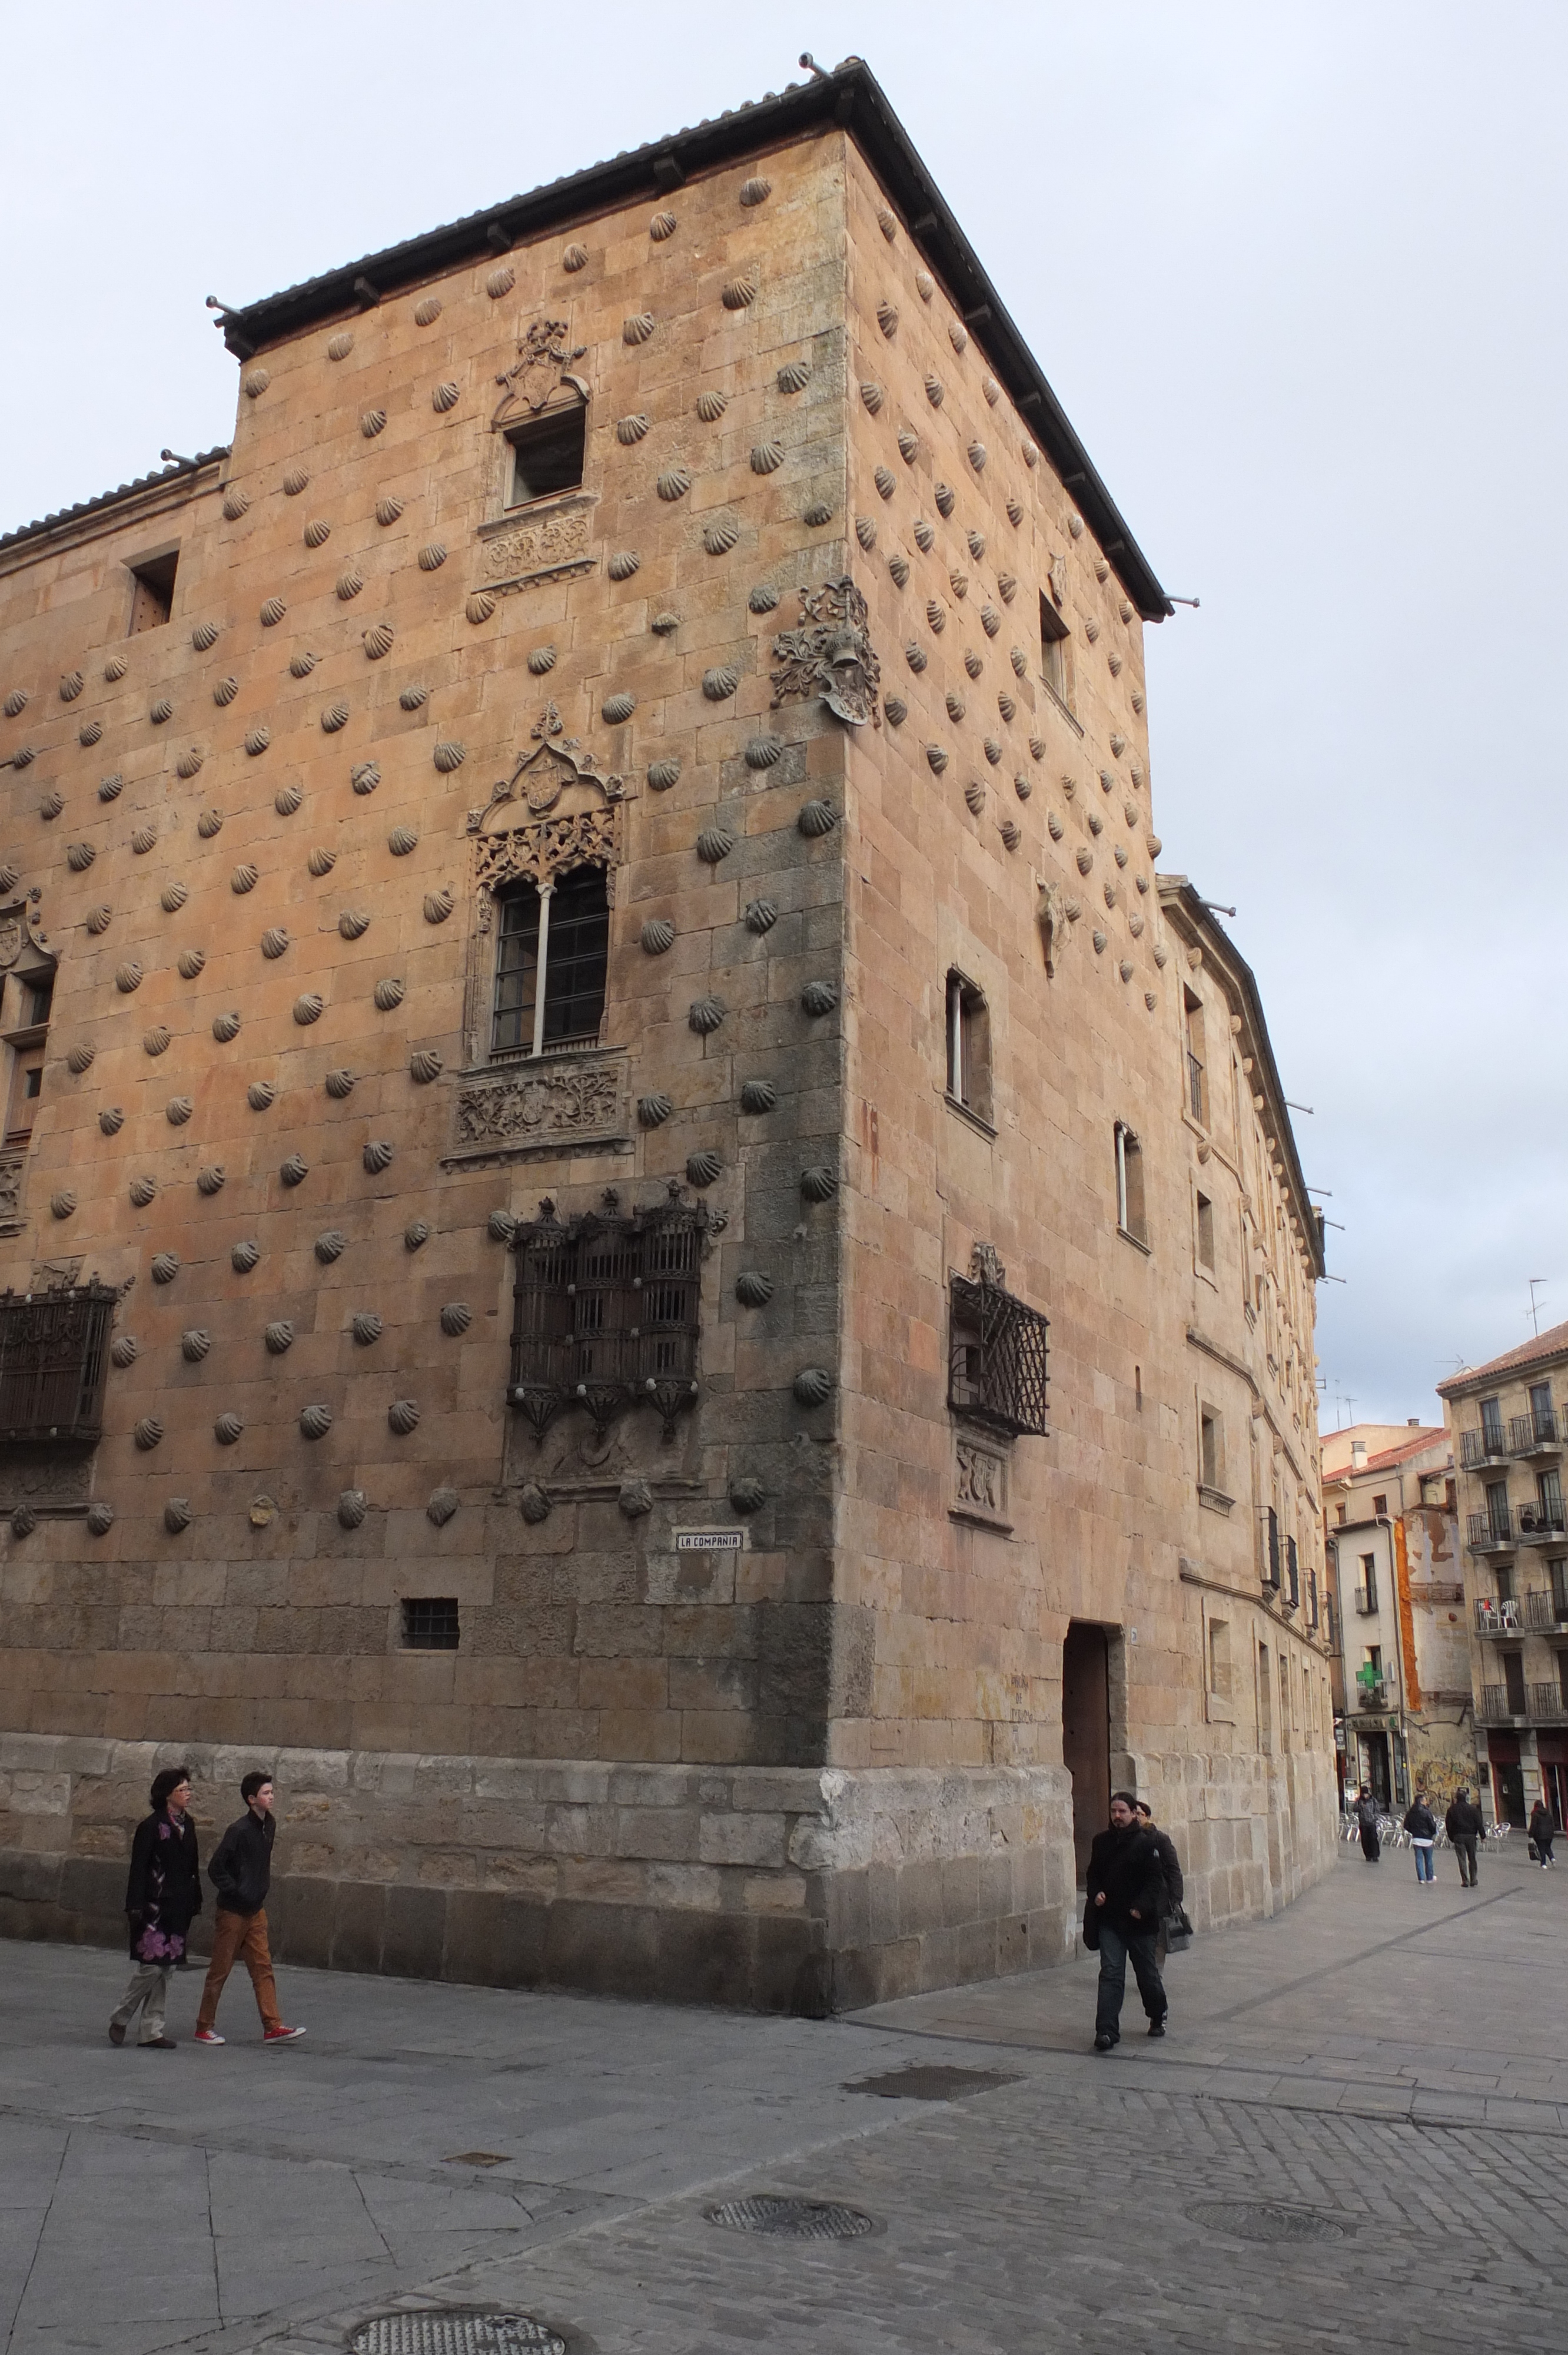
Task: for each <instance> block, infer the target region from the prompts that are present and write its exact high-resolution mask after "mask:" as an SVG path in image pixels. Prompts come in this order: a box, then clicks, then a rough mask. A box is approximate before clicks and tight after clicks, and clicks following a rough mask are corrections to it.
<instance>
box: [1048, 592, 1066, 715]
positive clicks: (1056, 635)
mask: <svg viewBox="0 0 1568 2355" xmlns="http://www.w3.org/2000/svg"><path fill="white" fill-rule="evenodd" d="M1071 634H1072V633H1071V632H1070V631H1069V629H1068V627H1067V624H1066V623H1065V621H1064V620H1063V619H1062V616H1061V615H1060V613H1057V611H1056V608H1055V607H1054V605H1053V604H1052V602H1051V601H1050V599H1049V598H1048V597H1047V596H1046V594H1045V591H1044V589H1042V591H1040V673H1041V677H1043V678H1044V681H1045V684H1046V686H1047V687H1049V688H1050V690H1051V692H1052V694H1053V695H1054V696H1055V698H1057V700H1058V702H1061V703H1065V702H1066V701H1067V699H1068V698H1067V640H1068V638H1069V637H1070V636H1071Z"/></svg>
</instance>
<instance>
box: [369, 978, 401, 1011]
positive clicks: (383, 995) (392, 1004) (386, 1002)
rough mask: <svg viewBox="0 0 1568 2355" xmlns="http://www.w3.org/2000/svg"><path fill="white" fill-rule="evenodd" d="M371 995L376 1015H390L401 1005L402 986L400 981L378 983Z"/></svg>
mask: <svg viewBox="0 0 1568 2355" xmlns="http://www.w3.org/2000/svg"><path fill="white" fill-rule="evenodd" d="M371 995H372V996H373V997H374V999H375V1003H376V1012H377V1013H378V1014H391V1013H392V1012H394V1011H395V1010H396V1008H397V1007H399V1006H401V1005H402V1003H403V985H402V983H401V982H400V981H390V980H389V981H378V982H377V983H376V987H375V989H374V990H373V992H372V993H371Z"/></svg>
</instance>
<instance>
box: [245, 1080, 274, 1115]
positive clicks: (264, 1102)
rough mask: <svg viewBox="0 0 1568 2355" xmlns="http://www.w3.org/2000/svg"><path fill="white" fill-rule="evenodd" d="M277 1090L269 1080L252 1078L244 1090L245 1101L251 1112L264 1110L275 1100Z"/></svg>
mask: <svg viewBox="0 0 1568 2355" xmlns="http://www.w3.org/2000/svg"><path fill="white" fill-rule="evenodd" d="M277 1099H278V1091H277V1089H276V1088H275V1087H274V1086H273V1085H272V1082H271V1081H270V1080H252V1081H251V1082H250V1085H249V1087H248V1088H247V1089H246V1091H245V1101H246V1103H248V1104H249V1107H250V1109H251V1111H252V1112H266V1111H268V1110H269V1108H270V1106H271V1105H272V1104H274V1103H276V1102H277Z"/></svg>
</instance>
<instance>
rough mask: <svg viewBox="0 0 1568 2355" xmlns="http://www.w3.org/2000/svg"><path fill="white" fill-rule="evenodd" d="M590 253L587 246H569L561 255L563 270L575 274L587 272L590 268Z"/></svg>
mask: <svg viewBox="0 0 1568 2355" xmlns="http://www.w3.org/2000/svg"><path fill="white" fill-rule="evenodd" d="M561 268H562V269H563V270H570V271H573V272H576V271H578V270H586V269H587V268H588V248H587V246H586V245H568V246H567V248H566V250H564V252H563V253H562V255H561Z"/></svg>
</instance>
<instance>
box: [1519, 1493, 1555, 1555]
mask: <svg viewBox="0 0 1568 2355" xmlns="http://www.w3.org/2000/svg"><path fill="white" fill-rule="evenodd" d="M1519 1534H1520V1537H1521V1538H1528V1539H1530V1540H1531V1541H1532V1542H1533V1543H1535V1544H1539V1543H1540V1542H1541V1540H1542V1539H1543V1538H1560V1537H1562V1536H1563V1534H1564V1524H1563V1499H1562V1497H1560V1496H1559V1497H1553V1496H1546V1497H1537V1499H1536V1501H1535V1503H1534V1504H1532V1505H1521V1506H1520V1508H1519Z"/></svg>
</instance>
